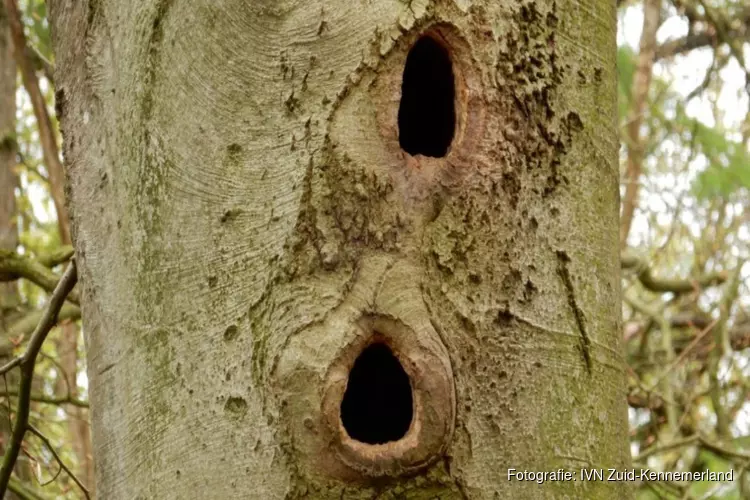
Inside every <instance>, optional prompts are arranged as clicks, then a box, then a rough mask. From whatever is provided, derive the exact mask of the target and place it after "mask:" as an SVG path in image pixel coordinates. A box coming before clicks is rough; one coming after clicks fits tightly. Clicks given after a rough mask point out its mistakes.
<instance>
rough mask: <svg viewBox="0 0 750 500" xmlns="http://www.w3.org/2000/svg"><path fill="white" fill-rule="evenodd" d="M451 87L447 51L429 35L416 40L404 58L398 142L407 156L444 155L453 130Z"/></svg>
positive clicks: (454, 114)
mask: <svg viewBox="0 0 750 500" xmlns="http://www.w3.org/2000/svg"><path fill="white" fill-rule="evenodd" d="M455 93H456V91H455V84H454V81H453V68H452V65H451V59H450V56H449V55H448V51H447V50H446V49H445V48H444V47H443V46H442V45H440V44H439V43H438V42H436V41H435V40H433V39H432V38H431V37H429V36H424V37H422V38H420V39H419V40H417V43H415V44H414V46H413V47H412V49H411V50H410V51H409V55H408V56H407V57H406V65H405V66H404V75H403V81H402V83H401V103H400V104H399V108H398V141H399V144H400V145H401V149H403V150H404V151H406V152H407V153H409V154H410V155H412V156H413V155H417V154H421V155H424V156H432V157H435V158H440V157H443V156H445V155H446V153H447V152H448V147H449V146H450V144H451V141H452V140H453V134H454V132H455V127H456V111H455V105H454V97H455Z"/></svg>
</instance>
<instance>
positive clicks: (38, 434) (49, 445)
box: [27, 424, 91, 499]
mask: <svg viewBox="0 0 750 500" xmlns="http://www.w3.org/2000/svg"><path fill="white" fill-rule="evenodd" d="M27 427H28V430H29V432H31V433H32V434H34V435H35V436H36V437H38V438H39V439H40V440H41V441H42V442H43V443H44V444H45V445H46V446H47V449H48V450H49V451H50V452H51V453H52V455H53V456H54V457H55V460H57V463H58V464H60V467H61V468H62V470H64V471H65V472H66V473H67V474H68V477H70V478H71V479H72V480H73V482H74V483H76V484H77V485H78V487H79V488H81V491H83V495H84V496H85V497H86V498H87V499H88V498H91V496H90V495H89V490H88V489H86V487H85V486H84V485H83V483H81V481H80V480H79V479H78V478H77V477H76V475H75V474H73V471H71V470H70V469H69V468H68V466H67V465H65V462H63V461H62V459H61V458H60V455H58V454H57V452H56V451H55V449H54V448H53V447H52V443H50V442H49V439H47V437H46V436H45V435H44V434H42V433H41V432H40V431H39V430H38V429H37V428H36V427H34V426H33V425H31V424H28V425H27Z"/></svg>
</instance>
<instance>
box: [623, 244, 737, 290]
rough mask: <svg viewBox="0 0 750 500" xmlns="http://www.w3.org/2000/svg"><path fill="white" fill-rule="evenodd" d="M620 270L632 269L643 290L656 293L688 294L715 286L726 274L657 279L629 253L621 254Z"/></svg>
mask: <svg viewBox="0 0 750 500" xmlns="http://www.w3.org/2000/svg"><path fill="white" fill-rule="evenodd" d="M620 266H621V267H622V269H632V270H634V271H635V272H636V273H637V275H638V280H639V281H640V282H641V284H642V285H643V287H644V288H646V289H647V290H650V291H652V292H657V293H665V292H672V293H689V292H692V291H695V290H696V289H699V288H706V287H709V286H716V285H720V284H722V283H724V282H725V281H726V280H727V274H726V272H719V273H710V274H706V275H703V276H698V277H696V278H693V279H679V278H672V279H670V278H657V277H655V276H654V275H653V274H652V272H651V268H650V267H649V266H648V264H647V263H646V261H645V260H643V259H641V258H639V257H636V256H635V255H632V254H630V253H627V252H625V253H623V255H622V256H621V258H620Z"/></svg>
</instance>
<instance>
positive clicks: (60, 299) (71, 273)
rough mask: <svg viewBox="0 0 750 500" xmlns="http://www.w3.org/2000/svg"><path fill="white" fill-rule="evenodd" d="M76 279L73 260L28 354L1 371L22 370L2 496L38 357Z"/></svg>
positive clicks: (24, 426) (0, 473) (2, 470)
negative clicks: (15, 367)
mask: <svg viewBox="0 0 750 500" xmlns="http://www.w3.org/2000/svg"><path fill="white" fill-rule="evenodd" d="M77 280H78V275H77V273H76V265H75V261H71V263H70V265H69V266H68V269H66V270H65V273H64V274H63V276H62V278H60V281H59V283H58V284H57V286H56V287H55V291H54V292H53V293H52V296H51V297H50V300H49V303H48V304H47V307H46V309H45V312H44V315H43V317H42V321H41V322H40V323H39V325H37V327H36V330H34V333H33V334H32V336H31V340H30V341H29V344H28V346H27V347H26V351H25V352H24V353H23V355H22V356H20V357H18V358H16V360H19V361H16V360H14V361H11V362H10V363H8V365H6V366H5V367H3V369H0V374H2V373H5V372H7V370H8V368H7V367H8V366H9V365H12V366H20V368H21V381H20V384H19V389H18V411H17V414H16V422H15V426H14V427H13V432H12V434H11V438H10V441H9V442H8V445H7V448H6V451H5V456H4V457H3V463H2V466H1V467H0V496H3V495H5V492H6V491H7V489H8V482H9V480H10V476H11V473H12V472H13V467H14V465H15V463H16V460H17V459H18V453H19V451H20V450H21V443H22V442H23V437H24V435H25V434H26V431H27V430H28V427H29V426H28V423H29V406H30V397H31V386H32V381H33V378H34V366H35V365H36V357H37V355H38V354H39V351H40V349H41V348H42V344H43V343H44V341H45V339H46V338H47V335H48V334H49V332H50V330H51V329H52V327H53V326H54V325H55V324H56V323H57V313H58V312H59V311H60V308H61V307H62V305H63V303H64V302H65V297H66V296H67V295H68V293H70V291H71V290H72V289H73V287H74V286H75V284H76V281H77Z"/></svg>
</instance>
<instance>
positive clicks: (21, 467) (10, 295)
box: [0, 4, 31, 500]
mask: <svg viewBox="0 0 750 500" xmlns="http://www.w3.org/2000/svg"><path fill="white" fill-rule="evenodd" d="M16 149H17V147H16V63H15V61H14V60H13V43H12V42H11V37H10V27H9V25H8V15H7V13H6V12H5V6H4V5H2V4H0V250H14V251H15V250H16V247H17V246H18V223H17V213H16V193H15V190H16V188H17V187H18V177H17V176H16V172H15V168H16ZM20 306H21V300H20V297H19V295H18V285H17V283H16V282H15V281H9V282H4V283H3V282H0V365H2V364H5V363H7V362H8V361H10V360H11V359H12V358H13V355H14V352H13V343H12V342H11V341H10V337H11V335H10V333H9V332H10V326H11V325H12V324H13V323H14V322H15V321H16V320H17V319H18V318H19V317H20V316H21V308H20ZM17 381H18V375H17V373H14V372H11V373H9V374H8V375H7V378H6V380H4V381H3V382H2V383H3V386H2V389H0V391H1V392H3V393H5V392H6V390H5V387H6V385H5V384H6V383H7V387H13V385H14V384H15V383H17ZM0 403H1V404H0V453H3V454H4V453H5V448H6V443H7V442H8V440H9V439H10V435H11V427H10V424H9V418H10V415H8V402H7V396H6V397H3V398H0ZM15 471H16V474H17V475H19V476H20V477H22V478H24V479H28V478H30V477H31V471H30V469H29V466H28V462H25V461H19V462H18V463H17V464H16V467H15ZM7 498H8V499H10V500H14V499H16V498H19V497H18V496H17V495H15V494H14V493H9V494H8V496H7Z"/></svg>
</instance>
